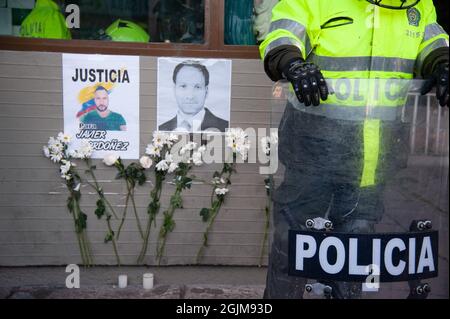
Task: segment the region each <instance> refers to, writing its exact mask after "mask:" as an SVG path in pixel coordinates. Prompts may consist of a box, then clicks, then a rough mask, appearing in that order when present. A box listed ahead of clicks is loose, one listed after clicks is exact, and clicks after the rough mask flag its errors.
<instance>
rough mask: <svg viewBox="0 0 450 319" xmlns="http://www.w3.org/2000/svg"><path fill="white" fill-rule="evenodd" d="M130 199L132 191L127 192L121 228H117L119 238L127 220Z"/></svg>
mask: <svg viewBox="0 0 450 319" xmlns="http://www.w3.org/2000/svg"><path fill="white" fill-rule="evenodd" d="M129 200H130V193H127V197H126V199H125V207H124V208H123V213H122V220H121V221H120V225H119V228H118V229H117V236H116V238H117V240H119V236H120V231H121V230H122V226H123V224H124V222H125V218H126V217H127V211H128V202H129Z"/></svg>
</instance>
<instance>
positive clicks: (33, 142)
mask: <svg viewBox="0 0 450 319" xmlns="http://www.w3.org/2000/svg"><path fill="white" fill-rule="evenodd" d="M62 60H63V59H62V54H60V53H37V52H11V51H0V91H1V94H0V131H1V134H0V147H2V152H1V155H0V194H1V195H0V266H12V265H67V264H69V263H79V262H80V257H79V249H78V244H77V240H76V237H75V234H74V226H73V220H72V217H71V216H70V214H69V212H68V210H67V208H66V198H67V193H66V190H65V186H63V180H61V179H60V177H59V175H60V174H59V172H58V166H57V165H55V164H53V163H52V162H51V161H49V160H48V159H47V158H45V157H44V155H43V153H42V146H43V145H44V144H46V143H47V141H48V138H49V136H55V135H56V134H57V133H58V132H59V131H61V130H62V129H63V122H64V117H63V97H64V96H63V81H62V76H63V67H62V66H63V64H62ZM139 74H140V83H139V85H140V96H139V100H140V109H139V113H140V123H139V126H140V137H139V140H140V145H139V154H141V155H142V154H143V153H144V151H145V147H146V145H147V144H148V143H150V141H151V135H152V132H153V130H155V128H156V118H157V117H156V115H157V108H156V106H157V57H140V70H139ZM231 83H232V87H231V124H232V126H235V127H239V126H240V127H242V128H247V127H267V124H268V123H269V118H270V101H269V97H270V96H271V93H272V82H271V81H270V80H269V79H268V78H267V77H266V75H265V74H264V71H263V66H262V62H261V61H259V60H239V59H235V60H232V79H231ZM114 94H116V93H114ZM111 99H112V97H111ZM78 108H79V105H77V108H76V109H77V110H78ZM125 162H126V163H130V161H129V160H128V161H125ZM96 164H97V167H98V169H97V177H98V179H99V180H102V181H109V182H102V183H103V184H104V191H105V193H106V194H108V195H107V196H108V198H110V199H111V202H112V203H113V204H123V202H124V195H125V194H126V186H125V185H124V182H123V181H116V180H114V177H115V174H116V171H115V170H114V169H112V168H109V167H106V166H105V165H104V164H102V163H101V161H100V160H97V161H96ZM259 166H260V165H259V164H246V165H243V164H239V165H238V167H237V169H238V172H239V173H238V174H236V175H235V176H233V180H232V182H233V185H232V187H231V190H230V196H229V197H227V202H226V205H224V207H223V209H222V210H221V212H220V215H219V216H218V218H217V220H216V222H215V224H214V227H213V230H212V235H210V242H209V243H210V247H209V248H208V249H207V250H206V252H205V257H204V258H203V260H202V262H203V263H205V264H225V265H257V264H258V262H259V255H260V244H261V241H262V239H263V235H264V226H265V225H264V223H265V219H264V214H265V213H264V208H265V204H266V198H267V197H266V191H265V188H264V178H265V176H263V175H259ZM221 167H222V165H212V166H205V167H200V168H196V169H195V170H194V172H193V174H195V175H196V176H197V177H198V178H201V179H204V180H210V179H211V178H212V175H213V173H214V171H215V170H220V169H221ZM150 189H151V187H150V185H149V184H147V185H146V186H144V187H140V188H138V189H137V194H136V200H137V206H138V210H139V214H140V217H141V219H142V220H144V219H145V218H146V205H147V204H148V202H149V192H150ZM82 192H83V197H82V206H83V208H84V209H85V213H86V214H88V216H89V217H88V235H89V238H90V241H91V243H92V247H93V251H94V257H95V262H96V263H97V264H114V263H115V257H114V253H113V250H112V246H111V244H104V243H103V239H104V237H105V232H106V225H105V221H104V220H100V221H99V220H97V217H96V216H95V215H94V211H95V201H96V199H97V197H96V196H95V195H93V194H92V191H91V190H90V189H89V188H88V187H86V188H84V189H83V190H82ZM172 193H173V187H172V185H166V186H165V190H164V193H163V196H162V204H163V208H164V207H167V205H168V201H169V196H170V195H171V194H172ZM110 194H112V195H110ZM114 194H116V195H114ZM210 194H211V186H210V185H194V187H193V188H192V190H190V191H186V192H184V193H183V196H184V207H185V208H184V209H183V210H179V211H177V212H176V213H175V221H176V228H175V231H174V232H173V233H171V234H170V235H169V238H168V242H167V246H166V256H167V258H166V259H163V263H166V262H167V263H168V264H192V263H193V262H195V256H196V254H197V251H198V249H199V248H200V246H201V243H202V236H203V231H204V229H205V227H206V224H205V223H203V222H202V221H201V217H200V215H199V211H200V209H201V208H202V207H207V206H208V204H209V200H210V198H209V196H210ZM128 216H129V219H127V222H126V223H125V226H124V228H123V230H122V233H121V235H120V241H119V251H120V254H121V258H122V262H123V263H124V264H134V263H135V261H136V257H137V256H138V254H139V250H140V248H141V240H140V238H139V235H138V231H137V227H136V223H135V220H134V216H133V214H132V213H131V211H130V212H129V213H128ZM127 218H128V217H127ZM161 222H162V210H161V212H160V214H159V216H158V225H161ZM155 246H156V231H153V232H152V237H151V238H150V245H149V249H148V255H149V256H150V257H149V259H148V262H150V263H152V262H153V258H152V256H154V255H155ZM264 262H266V261H264Z"/></svg>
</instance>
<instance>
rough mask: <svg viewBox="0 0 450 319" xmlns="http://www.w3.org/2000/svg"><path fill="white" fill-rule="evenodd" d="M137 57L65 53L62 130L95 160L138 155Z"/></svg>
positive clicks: (126, 157)
mask: <svg viewBox="0 0 450 319" xmlns="http://www.w3.org/2000/svg"><path fill="white" fill-rule="evenodd" d="M139 81H140V78H139V57H137V56H112V55H87V54H63V82H64V84H63V86H64V132H65V133H67V134H70V135H71V136H72V138H73V141H74V142H73V143H72V146H73V147H77V145H79V144H80V142H81V141H82V140H86V141H89V142H90V144H91V145H92V147H93V149H94V153H93V156H92V157H93V158H103V157H104V156H105V155H106V154H108V153H115V154H117V155H118V156H120V157H121V158H122V159H137V158H139Z"/></svg>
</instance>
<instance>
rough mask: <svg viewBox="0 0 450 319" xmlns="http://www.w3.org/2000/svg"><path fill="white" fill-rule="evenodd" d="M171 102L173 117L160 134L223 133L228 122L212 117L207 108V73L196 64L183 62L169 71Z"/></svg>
mask: <svg viewBox="0 0 450 319" xmlns="http://www.w3.org/2000/svg"><path fill="white" fill-rule="evenodd" d="M172 79H173V83H174V85H175V88H174V91H175V98H176V100H177V104H178V112H177V115H176V116H175V117H174V118H173V119H171V120H170V121H168V122H166V123H163V124H161V125H160V126H159V130H160V131H180V132H200V131H216V132H217V131H220V132H225V129H226V128H228V127H229V125H228V121H226V120H224V119H221V118H219V117H217V116H215V115H214V114H213V113H212V112H211V111H210V110H209V109H208V108H207V107H205V100H206V97H207V96H208V85H209V72H208V69H207V68H206V67H205V66H204V65H202V64H200V63H198V62H196V61H184V62H182V63H180V64H178V65H177V66H176V67H175V69H174V71H173V77H172Z"/></svg>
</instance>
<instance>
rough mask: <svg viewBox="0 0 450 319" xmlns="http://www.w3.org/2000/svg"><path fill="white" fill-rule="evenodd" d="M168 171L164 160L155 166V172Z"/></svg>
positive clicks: (167, 165)
mask: <svg viewBox="0 0 450 319" xmlns="http://www.w3.org/2000/svg"><path fill="white" fill-rule="evenodd" d="M168 169H169V164H167V162H166V161H165V160H162V161H159V163H158V164H156V170H157V171H162V172H165V171H167V170H168Z"/></svg>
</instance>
